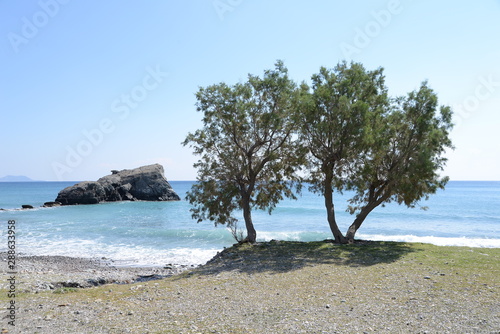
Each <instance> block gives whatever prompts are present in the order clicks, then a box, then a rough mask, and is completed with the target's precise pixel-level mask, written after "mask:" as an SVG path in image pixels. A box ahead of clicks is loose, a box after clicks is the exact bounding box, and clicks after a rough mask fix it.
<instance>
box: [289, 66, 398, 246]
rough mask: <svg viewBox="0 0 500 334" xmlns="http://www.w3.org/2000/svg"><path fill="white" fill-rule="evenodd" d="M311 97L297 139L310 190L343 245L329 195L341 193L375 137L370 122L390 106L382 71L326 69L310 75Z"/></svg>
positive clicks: (301, 116) (303, 110)
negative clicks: (305, 158)
mask: <svg viewBox="0 0 500 334" xmlns="http://www.w3.org/2000/svg"><path fill="white" fill-rule="evenodd" d="M312 89H313V91H312V94H310V95H309V98H303V99H302V108H301V109H300V112H299V114H298V118H299V119H300V129H301V134H300V138H301V140H302V142H303V145H305V146H306V147H307V149H308V150H309V153H310V154H309V157H308V162H307V170H308V172H309V173H308V176H307V178H306V180H307V181H308V182H309V183H310V184H311V187H310V190H311V191H313V192H316V193H319V194H322V195H323V196H324V201H325V207H326V211H327V221H328V223H329V225H330V229H331V231H332V233H333V236H334V238H335V241H336V242H344V241H345V238H344V235H343V234H342V232H341V231H340V229H339V227H338V224H337V221H336V218H335V206H334V201H333V194H334V191H335V190H338V191H340V192H341V191H343V190H344V189H345V188H346V186H347V181H348V180H349V178H350V177H351V176H352V173H353V170H354V167H355V166H356V164H357V161H358V160H359V155H360V153H361V152H363V151H365V148H366V147H367V146H369V143H370V140H371V138H373V134H372V131H373V127H372V125H371V122H372V121H373V120H374V119H377V118H376V115H378V114H380V113H383V112H384V111H385V109H386V106H387V105H388V100H387V90H386V88H385V85H384V76H383V75H382V69H378V70H375V71H366V70H365V69H364V67H363V66H362V65H361V64H359V63H351V64H347V63H346V62H343V63H340V64H338V65H337V66H336V67H335V68H334V69H333V70H328V69H326V68H324V67H322V68H321V69H320V72H319V73H318V74H315V75H313V77H312Z"/></svg>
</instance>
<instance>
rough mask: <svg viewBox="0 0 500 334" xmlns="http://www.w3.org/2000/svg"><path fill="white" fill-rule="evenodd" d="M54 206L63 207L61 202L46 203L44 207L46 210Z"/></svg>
mask: <svg viewBox="0 0 500 334" xmlns="http://www.w3.org/2000/svg"><path fill="white" fill-rule="evenodd" d="M54 206H61V202H45V203H43V205H42V207H44V208H52V207H54Z"/></svg>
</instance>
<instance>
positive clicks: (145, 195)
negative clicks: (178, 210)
mask: <svg viewBox="0 0 500 334" xmlns="http://www.w3.org/2000/svg"><path fill="white" fill-rule="evenodd" d="M136 200H142V201H178V200H180V197H179V196H178V195H177V194H176V193H175V191H174V190H173V189H172V186H170V183H168V181H167V179H166V178H165V176H164V171H163V167H162V166H161V165H159V164H154V165H149V166H143V167H139V168H135V169H130V170H129V169H124V170H121V171H116V170H113V171H112V173H111V175H107V176H104V177H101V178H100V179H99V180H97V181H84V182H80V183H77V184H75V185H73V186H70V187H67V188H65V189H63V190H61V191H60V192H59V194H58V195H57V198H56V200H55V201H56V202H60V203H61V204H62V205H74V204H97V203H100V202H116V201H136Z"/></svg>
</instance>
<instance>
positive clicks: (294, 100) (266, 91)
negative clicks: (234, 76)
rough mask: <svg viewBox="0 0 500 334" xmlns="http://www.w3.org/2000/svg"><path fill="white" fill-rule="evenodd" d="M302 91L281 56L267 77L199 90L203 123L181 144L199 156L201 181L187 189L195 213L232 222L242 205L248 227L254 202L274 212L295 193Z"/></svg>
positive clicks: (216, 219)
mask: <svg viewBox="0 0 500 334" xmlns="http://www.w3.org/2000/svg"><path fill="white" fill-rule="evenodd" d="M299 96H300V94H299V90H298V89H297V87H296V85H295V83H294V82H293V81H292V80H290V79H289V78H288V74H287V69H286V68H285V67H284V65H283V63H282V62H281V61H278V62H277V63H276V67H275V69H274V70H268V71H265V72H264V76H263V78H260V77H257V76H253V75H249V76H248V80H247V81H246V82H244V83H238V84H235V85H233V86H228V85H226V84H225V83H220V84H217V85H212V86H209V87H206V88H200V89H199V91H198V92H197V94H196V98H197V101H198V102H197V110H198V111H200V112H203V128H202V129H199V130H197V131H196V132H195V133H190V134H189V135H188V136H187V138H186V140H185V141H184V143H183V144H184V145H188V144H189V145H190V146H191V147H192V148H193V149H194V153H195V154H196V155H199V156H200V159H199V160H198V162H197V163H196V164H195V165H194V166H195V167H196V168H197V169H198V177H197V181H198V182H197V183H196V184H195V185H194V186H193V187H192V189H191V191H189V192H188V194H187V200H188V201H189V202H190V203H191V204H193V208H192V209H191V212H192V216H193V218H195V219H197V220H198V222H199V221H202V220H206V219H208V220H211V221H213V222H214V223H215V224H228V225H229V226H231V225H232V224H234V223H235V222H236V218H235V217H234V216H233V212H234V211H235V210H237V209H243V210H244V217H245V223H246V225H247V230H248V228H249V225H250V226H251V225H252V222H251V216H250V212H249V210H250V207H253V208H257V209H262V210H267V211H268V212H269V213H271V211H272V210H273V209H274V208H275V207H276V204H277V203H278V202H279V201H280V200H282V199H283V197H290V198H295V195H294V190H298V189H299V188H300V184H299V183H297V182H295V181H297V180H298V178H297V176H296V175H295V171H296V170H297V168H298V167H299V166H300V164H301V160H300V154H299V155H297V152H296V150H295V148H296V145H295V144H294V140H293V134H294V132H295V131H296V128H295V123H294V122H293V121H292V118H291V115H292V110H294V109H295V108H296V107H297V104H298V97H299ZM253 241H254V240H253Z"/></svg>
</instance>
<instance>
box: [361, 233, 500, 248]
mask: <svg viewBox="0 0 500 334" xmlns="http://www.w3.org/2000/svg"><path fill="white" fill-rule="evenodd" d="M357 237H358V238H359V239H365V240H374V241H400V242H421V243H429V244H433V245H437V246H464V247H481V248H500V239H485V238H466V237H461V238H446V237H434V236H424V237H419V236H415V235H380V234H373V235H369V234H361V233H360V234H357Z"/></svg>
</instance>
